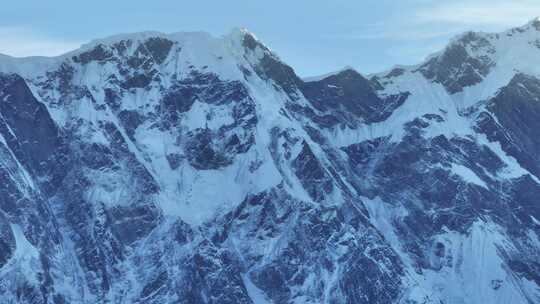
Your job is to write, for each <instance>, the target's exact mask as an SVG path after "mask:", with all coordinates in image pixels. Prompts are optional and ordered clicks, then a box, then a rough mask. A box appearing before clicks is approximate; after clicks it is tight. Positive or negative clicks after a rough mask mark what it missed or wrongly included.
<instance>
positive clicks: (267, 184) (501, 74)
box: [0, 21, 540, 304]
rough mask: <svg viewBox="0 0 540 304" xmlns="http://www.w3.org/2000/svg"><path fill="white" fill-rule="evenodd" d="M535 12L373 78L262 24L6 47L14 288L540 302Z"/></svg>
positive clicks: (5, 191)
mask: <svg viewBox="0 0 540 304" xmlns="http://www.w3.org/2000/svg"><path fill="white" fill-rule="evenodd" d="M539 29H540V27H539V26H538V22H537V21H533V22H531V23H529V24H527V25H525V26H523V27H520V28H516V29H512V30H509V31H507V32H504V33H499V34H484V33H467V34H465V35H462V36H460V37H458V38H456V39H454V40H453V41H452V42H451V43H450V45H449V46H448V47H447V48H446V49H445V50H443V51H442V52H440V53H438V54H435V55H433V56H431V57H430V58H429V59H428V60H427V61H426V62H424V63H422V64H419V65H418V66H413V67H399V68H395V69H393V70H392V71H390V72H386V73H381V74H377V75H371V76H370V77H366V76H364V75H362V74H360V73H358V72H357V71H355V70H352V69H345V70H342V71H339V72H336V73H333V74H329V75H327V76H325V77H319V78H318V79H312V80H302V79H301V78H299V77H298V76H297V75H296V74H295V72H294V70H293V69H292V68H291V67H289V66H288V65H287V64H286V63H284V62H282V61H281V60H280V59H279V58H278V57H277V56H276V55H275V54H274V53H272V52H271V51H270V49H269V48H268V47H266V46H265V45H264V44H263V43H262V42H260V41H259V40H257V38H255V36H253V35H252V34H251V33H248V32H247V31H245V30H235V31H233V32H232V33H231V34H229V35H227V36H224V37H222V38H214V37H211V36H209V35H207V34H204V33H177V34H169V35H166V34H161V33H155V32H146V33H138V34H131V35H123V36H115V37H110V38H106V39H103V40H96V41H93V42H91V43H89V44H87V45H85V46H83V47H81V49H79V50H76V51H74V52H71V53H69V54H66V55H63V56H60V57H56V58H28V59H14V58H9V57H6V58H3V59H2V61H0V183H1V185H2V186H1V187H0V302H2V303H4V302H5V303H35V304H38V303H39V304H41V303H57V304H64V303H81V304H82V303H84V304H86V303H186V304H199V303H219V304H223V303H231V304H232V303H235V304H236V303H255V304H261V303H262V304H266V303H332V304H333V303H355V304H356V303H366V304H367V303H370V304H371V303H381V304H382V303H408V304H410V303H418V304H420V303H467V304H468V303H471V304H473V303H501V304H502V303H527V304H528V303H538V302H540V264H539V262H538V261H540V238H539V237H540V202H539V199H540V180H539V179H540V163H539V161H538V159H540V133H539V131H538V130H539V129H540V125H539V121H540V47H539V46H540V42H539V41H540V31H539Z"/></svg>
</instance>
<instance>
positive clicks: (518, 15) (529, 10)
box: [416, 0, 540, 29]
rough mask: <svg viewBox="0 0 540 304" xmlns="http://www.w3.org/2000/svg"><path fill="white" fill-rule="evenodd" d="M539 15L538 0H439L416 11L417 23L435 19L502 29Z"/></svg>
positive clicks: (437, 21)
mask: <svg viewBox="0 0 540 304" xmlns="http://www.w3.org/2000/svg"><path fill="white" fill-rule="evenodd" d="M538 15H540V1H538V0H512V1H508V0H504V1H501V0H477V1H470V0H469V1H464V0H458V1H452V2H447V1H444V2H443V1H441V2H439V3H437V4H434V5H432V6H430V7H429V8H426V9H422V10H420V11H419V12H418V13H417V16H416V20H417V21H418V22H419V23H427V22H436V23H448V24H452V25H460V26H485V27H488V28H493V29H495V28H497V29H504V28H508V27H513V26H516V25H521V24H525V23H526V22H527V21H530V20H531V19H533V18H535V17H538Z"/></svg>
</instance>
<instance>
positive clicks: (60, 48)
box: [0, 27, 81, 57]
mask: <svg viewBox="0 0 540 304" xmlns="http://www.w3.org/2000/svg"><path fill="white" fill-rule="evenodd" d="M0 41H1V42H2V43H1V44H0V53H1V54H6V55H10V56H15V57H27V56H56V55H60V54H63V53H66V52H68V51H71V50H74V49H76V48H78V47H79V46H80V45H81V43H80V42H74V41H67V40H59V39H53V38H48V37H45V36H44V35H41V34H38V33H37V32H33V31H30V30H27V29H24V28H18V27H0Z"/></svg>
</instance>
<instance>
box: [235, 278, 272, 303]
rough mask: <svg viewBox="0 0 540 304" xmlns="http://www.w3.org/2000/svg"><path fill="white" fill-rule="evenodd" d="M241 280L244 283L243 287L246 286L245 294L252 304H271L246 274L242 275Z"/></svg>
mask: <svg viewBox="0 0 540 304" xmlns="http://www.w3.org/2000/svg"><path fill="white" fill-rule="evenodd" d="M242 280H243V281H244V286H246V289H247V292H248V295H249V297H250V298H251V301H253V304H271V303H272V302H271V301H270V300H269V299H268V297H267V296H266V295H265V294H264V291H262V290H260V289H259V288H257V286H255V285H254V284H253V282H251V280H250V279H249V275H248V274H243V275H242Z"/></svg>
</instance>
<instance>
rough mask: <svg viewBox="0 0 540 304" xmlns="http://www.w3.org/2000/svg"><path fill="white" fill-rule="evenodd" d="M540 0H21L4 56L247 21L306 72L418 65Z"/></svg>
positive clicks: (3, 41)
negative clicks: (134, 34) (463, 34)
mask: <svg viewBox="0 0 540 304" xmlns="http://www.w3.org/2000/svg"><path fill="white" fill-rule="evenodd" d="M539 15H540V0H328V1H322V0H289V1H284V0H273V1H264V2H263V1H247V0H245V1H240V0H228V1H219V0H213V1H210V0H197V1H179V0H176V1H173V0H154V1H148V0H146V1H143V0H131V1H125V0H93V1H73V0H71V1H68V0H48V1H38V0H15V1H6V2H5V3H2V9H1V11H0V53H4V54H9V55H13V56H29V55H57V54H61V53H63V52H65V51H69V50H72V49H75V48H77V47H78V46H79V45H80V44H82V43H85V42H87V41H89V40H92V39H94V38H100V37H104V36H108V35H112V34H118V33H126V32H136V31H143V30H157V31H162V32H177V31H207V32H210V33H212V34H214V35H217V36H219V35H223V34H225V33H227V32H229V31H230V29H232V28H233V27H246V28H248V29H249V30H250V31H251V32H253V33H255V35H256V36H257V37H259V39H261V40H262V41H263V42H264V43H265V44H267V45H268V46H269V47H270V48H271V49H273V50H274V51H275V52H276V53H277V54H278V55H279V56H280V57H281V58H282V59H283V60H284V61H286V62H287V63H289V64H290V65H291V66H293V68H295V70H296V71H297V72H298V73H299V74H300V75H302V76H311V75H318V74H324V73H327V72H330V71H334V70H337V69H340V68H342V67H344V66H353V67H355V68H356V69H358V70H359V71H360V72H363V73H372V72H378V71H382V70H385V69H387V68H389V67H391V66H393V65H394V64H414V63H418V62H419V61H421V60H422V59H423V58H425V57H426V56H427V55H429V54H430V53H432V52H434V51H437V50H439V49H441V48H442V47H444V45H445V44H446V43H447V41H448V40H449V39H450V38H451V37H452V36H454V35H456V34H458V33H460V32H463V31H466V30H481V31H501V30H504V29H506V28H509V27H513V26H519V25H522V24H524V23H526V22H527V21H529V20H531V19H532V18H534V17H536V16H539Z"/></svg>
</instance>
